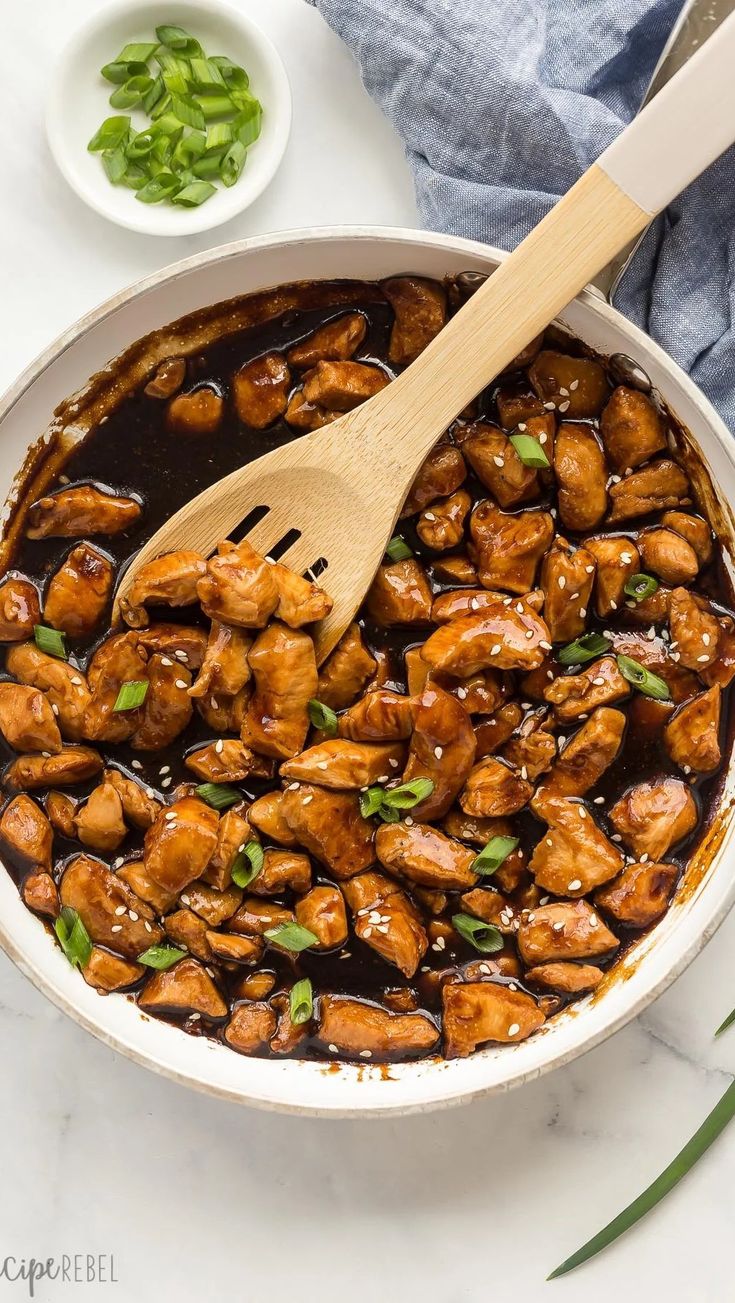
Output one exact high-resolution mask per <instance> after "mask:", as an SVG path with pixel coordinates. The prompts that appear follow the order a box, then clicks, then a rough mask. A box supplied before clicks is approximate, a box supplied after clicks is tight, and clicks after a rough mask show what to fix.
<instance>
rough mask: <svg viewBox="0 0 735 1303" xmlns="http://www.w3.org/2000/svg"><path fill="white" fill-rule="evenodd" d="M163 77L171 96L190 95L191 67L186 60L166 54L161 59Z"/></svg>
mask: <svg viewBox="0 0 735 1303" xmlns="http://www.w3.org/2000/svg"><path fill="white" fill-rule="evenodd" d="M159 63H160V65H161V77H162V79H163V84H164V86H165V87H166V90H167V91H169V92H170V93H171V95H188V94H189V65H188V63H187V62H186V61H185V60H184V59H177V58H176V56H175V55H174V54H168V53H167V54H166V55H164V56H163V57H162V58H160V59H159Z"/></svg>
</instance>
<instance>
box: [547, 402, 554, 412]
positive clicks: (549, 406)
mask: <svg viewBox="0 0 735 1303" xmlns="http://www.w3.org/2000/svg"><path fill="white" fill-rule="evenodd" d="M544 408H545V410H546V411H547V412H553V411H555V409H556V403H544Z"/></svg>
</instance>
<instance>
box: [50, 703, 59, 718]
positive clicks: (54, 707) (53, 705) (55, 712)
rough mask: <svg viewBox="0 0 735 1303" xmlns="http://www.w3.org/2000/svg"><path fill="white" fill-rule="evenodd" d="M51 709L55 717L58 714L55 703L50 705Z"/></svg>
mask: <svg viewBox="0 0 735 1303" xmlns="http://www.w3.org/2000/svg"><path fill="white" fill-rule="evenodd" d="M51 709H52V710H53V712H54V714H55V715H58V713H59V707H58V706H57V705H56V702H55V701H52V703H51Z"/></svg>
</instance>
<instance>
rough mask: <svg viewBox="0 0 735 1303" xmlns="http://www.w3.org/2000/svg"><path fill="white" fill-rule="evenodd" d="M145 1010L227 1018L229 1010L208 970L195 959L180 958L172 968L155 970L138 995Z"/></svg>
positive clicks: (210, 1017)
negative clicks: (157, 971)
mask: <svg viewBox="0 0 735 1303" xmlns="http://www.w3.org/2000/svg"><path fill="white" fill-rule="evenodd" d="M138 1007H139V1008H140V1009H143V1010H144V1011H145V1012H146V1013H174V1012H176V1013H184V1012H185V1013H188V1014H189V1013H198V1014H201V1016H202V1018H207V1019H210V1020H217V1019H220V1018H226V1017H227V1013H228V1009H227V1005H226V1003H225V1001H224V1000H223V999H222V996H221V995H220V993H219V991H218V990H217V987H216V986H215V983H214V982H213V980H212V978H211V977H210V976H209V973H208V972H207V971H206V969H205V968H203V967H202V965H201V964H200V963H199V962H198V960H196V959H180V960H179V962H178V963H177V964H174V966H173V968H167V969H165V970H164V971H163V972H160V973H154V974H153V976H152V977H151V978H149V979H148V981H147V982H146V984H145V986H144V987H143V990H142V991H141V993H140V995H139V996H138Z"/></svg>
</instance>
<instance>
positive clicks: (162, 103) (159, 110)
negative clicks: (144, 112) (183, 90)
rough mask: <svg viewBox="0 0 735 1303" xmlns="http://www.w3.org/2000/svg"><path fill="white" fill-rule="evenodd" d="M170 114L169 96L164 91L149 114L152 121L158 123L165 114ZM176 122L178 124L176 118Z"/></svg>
mask: <svg viewBox="0 0 735 1303" xmlns="http://www.w3.org/2000/svg"><path fill="white" fill-rule="evenodd" d="M170 112H171V96H170V95H169V93H168V91H165V94H163V95H162V96H161V98H160V100H159V101H158V103H157V104H155V105H154V107H153V108H152V109H151V111H150V114H151V117H152V118H153V121H154V122H158V121H159V119H160V118H162V117H164V116H165V115H166V114H167V113H170ZM176 121H177V122H178V118H177V119H176Z"/></svg>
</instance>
